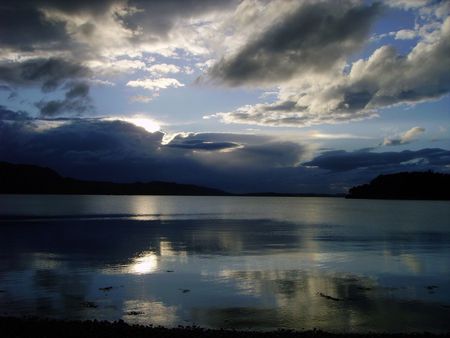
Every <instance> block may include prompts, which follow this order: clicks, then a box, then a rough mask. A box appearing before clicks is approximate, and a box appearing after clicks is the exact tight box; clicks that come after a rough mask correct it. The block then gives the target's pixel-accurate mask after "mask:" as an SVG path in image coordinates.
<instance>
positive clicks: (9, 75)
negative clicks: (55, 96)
mask: <svg viewBox="0 0 450 338" xmlns="http://www.w3.org/2000/svg"><path fill="white" fill-rule="evenodd" d="M90 74H91V71H90V70H89V69H88V68H86V67H84V66H82V65H80V64H77V63H74V62H71V61H67V60H63V59H34V60H28V61H24V62H4V63H2V64H0V81H1V82H4V83H6V84H7V86H8V87H10V86H12V87H15V88H17V87H31V86H39V87H40V88H41V90H42V91H43V92H51V91H55V90H57V89H63V90H65V91H66V93H65V98H64V99H63V100H51V101H47V102H46V101H40V102H37V103H36V106H37V107H38V108H39V109H40V112H41V115H42V116H56V115H60V114H65V113H76V114H82V113H84V112H86V111H89V110H91V109H92V105H91V100H90V98H89V85H88V84H87V83H85V82H82V80H83V78H86V77H88V76H89V75H90ZM74 80H77V81H74Z"/></svg>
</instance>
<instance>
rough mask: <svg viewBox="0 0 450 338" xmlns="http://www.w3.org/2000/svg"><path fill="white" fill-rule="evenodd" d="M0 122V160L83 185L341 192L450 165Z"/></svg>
mask: <svg viewBox="0 0 450 338" xmlns="http://www.w3.org/2000/svg"><path fill="white" fill-rule="evenodd" d="M0 117H1V118H0V160H3V161H10V162H16V163H31V164H38V165H43V166H48V167H51V168H53V169H55V170H57V171H58V172H60V173H61V174H62V175H64V176H70V177H76V178H83V179H95V180H109V181H126V182H130V181H151V180H162V181H172V182H180V183H192V184H199V185H205V186H211V187H216V188H220V189H224V190H228V191H235V192H262V191H278V192H343V191H345V189H346V188H348V187H350V186H353V185H355V184H361V183H365V182H367V181H369V180H370V179H372V178H373V177H375V176H376V175H378V174H379V173H386V172H395V171H404V170H414V169H416V170H428V169H437V170H441V171H442V170H446V169H445V168H446V167H445V166H447V165H449V164H450V151H447V150H442V149H423V150H419V151H406V152H387V153H372V152H370V151H369V150H364V151H359V152H351V153H350V152H345V151H334V152H326V153H323V154H322V155H319V156H318V157H316V158H315V159H313V160H312V161H309V162H307V163H304V165H301V164H300V163H301V162H304V158H306V157H307V156H310V155H311V151H310V149H309V148H308V147H307V146H304V145H300V144H297V143H292V142H281V141H276V140H273V139H270V138H269V137H267V139H266V140H265V141H262V142H259V141H261V137H260V136H254V137H255V138H254V139H252V137H253V135H239V134H215V133H205V134H197V135H196V134H192V135H191V138H189V137H188V138H187V139H188V140H195V139H197V140H202V142H212V143H222V142H230V143H236V144H238V143H239V144H240V146H239V147H236V148H227V151H226V152H221V151H220V150H221V149H219V147H218V148H217V149H208V151H198V150H199V149H193V148H180V147H173V144H172V146H171V142H170V143H169V144H168V145H164V144H163V143H162V141H163V136H164V134H163V133H161V132H155V133H148V132H147V131H145V130H144V129H143V128H140V127H136V126H134V125H132V124H130V123H127V122H123V121H104V120H96V119H67V118H65V119H61V118H59V119H45V120H43V119H40V120H39V119H31V118H29V117H28V116H27V115H26V114H25V113H23V112H19V113H15V112H13V111H11V110H8V109H5V108H2V109H1V110H0ZM206 140H207V141H206ZM245 141H247V142H245ZM177 142H180V141H175V143H177ZM175 143H174V144H175ZM200 148H201V146H200ZM202 150H203V149H202ZM311 166H315V167H314V168H313V167H311Z"/></svg>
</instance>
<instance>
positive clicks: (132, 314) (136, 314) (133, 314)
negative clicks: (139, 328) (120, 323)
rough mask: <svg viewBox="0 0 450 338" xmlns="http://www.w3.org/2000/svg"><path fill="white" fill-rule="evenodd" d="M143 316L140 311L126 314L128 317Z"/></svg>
mask: <svg viewBox="0 0 450 338" xmlns="http://www.w3.org/2000/svg"><path fill="white" fill-rule="evenodd" d="M143 314H144V312H142V311H128V312H127V315H128V316H139V315H143Z"/></svg>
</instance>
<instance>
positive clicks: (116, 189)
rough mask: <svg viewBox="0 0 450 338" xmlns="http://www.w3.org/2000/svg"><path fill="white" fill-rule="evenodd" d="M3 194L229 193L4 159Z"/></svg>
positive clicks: (0, 180)
mask: <svg viewBox="0 0 450 338" xmlns="http://www.w3.org/2000/svg"><path fill="white" fill-rule="evenodd" d="M0 193H1V194H86V195H202V196H215V195H228V194H227V193H226V192H224V191H222V190H219V189H213V188H207V187H202V186H197V185H191V184H178V183H171V182H160V181H152V182H145V183H142V182H135V183H114V182H101V181H85V180H78V179H73V178H67V177H63V176H61V175H59V174H58V173H57V172H56V171H54V170H52V169H49V168H44V167H39V166H35V165H29V164H13V163H8V162H0Z"/></svg>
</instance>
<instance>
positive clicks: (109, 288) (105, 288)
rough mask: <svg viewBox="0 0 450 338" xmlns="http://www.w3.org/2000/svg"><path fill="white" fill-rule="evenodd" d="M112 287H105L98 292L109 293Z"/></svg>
mask: <svg viewBox="0 0 450 338" xmlns="http://www.w3.org/2000/svg"><path fill="white" fill-rule="evenodd" d="M112 288H113V287H112V286H106V287H104V288H99V290H100V291H111V290H112Z"/></svg>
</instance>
